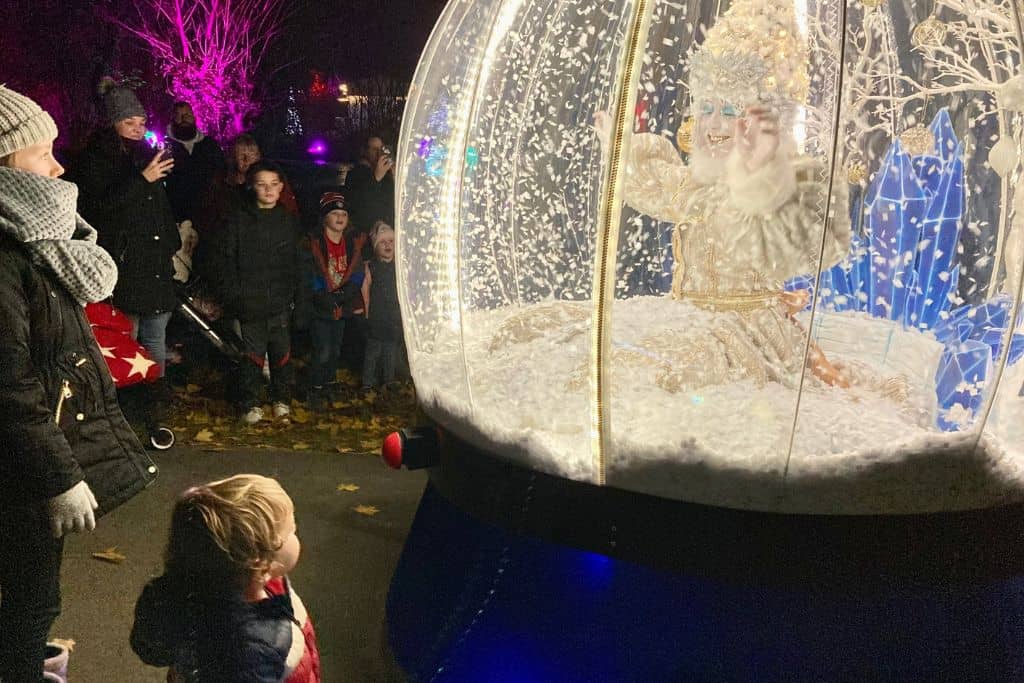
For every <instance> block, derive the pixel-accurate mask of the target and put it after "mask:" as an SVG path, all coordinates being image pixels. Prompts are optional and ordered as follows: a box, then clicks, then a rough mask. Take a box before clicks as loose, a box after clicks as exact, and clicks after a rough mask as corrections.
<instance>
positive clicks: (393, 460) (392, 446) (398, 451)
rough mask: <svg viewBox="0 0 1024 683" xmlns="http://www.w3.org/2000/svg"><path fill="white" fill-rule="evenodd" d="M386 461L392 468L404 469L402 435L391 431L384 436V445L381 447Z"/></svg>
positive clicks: (381, 452)
mask: <svg viewBox="0 0 1024 683" xmlns="http://www.w3.org/2000/svg"><path fill="white" fill-rule="evenodd" d="M380 455H381V457H382V458H384V462H386V463H387V464H388V467H391V468H392V469H396V470H399V469H402V435H401V434H400V433H398V432H391V433H390V434H388V435H387V436H386V437H385V438H384V446H383V447H382V448H381V449H380Z"/></svg>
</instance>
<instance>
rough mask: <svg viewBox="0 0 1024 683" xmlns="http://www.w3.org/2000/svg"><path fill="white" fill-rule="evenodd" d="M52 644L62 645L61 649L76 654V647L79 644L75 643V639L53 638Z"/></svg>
mask: <svg viewBox="0 0 1024 683" xmlns="http://www.w3.org/2000/svg"><path fill="white" fill-rule="evenodd" d="M50 642H51V643H53V644H54V645H60V646H61V647H66V648H67V649H68V652H74V651H75V645H76V644H77V643H75V639H74V638H51V639H50Z"/></svg>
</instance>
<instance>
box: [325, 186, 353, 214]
mask: <svg viewBox="0 0 1024 683" xmlns="http://www.w3.org/2000/svg"><path fill="white" fill-rule="evenodd" d="M339 209H340V210H342V211H345V212H347V211H348V209H347V208H345V195H343V194H342V193H340V192H324V193H323V195H322V196H321V197H320V217H321V218H323V217H324V216H326V215H327V214H329V213H330V212H331V211H338V210H339Z"/></svg>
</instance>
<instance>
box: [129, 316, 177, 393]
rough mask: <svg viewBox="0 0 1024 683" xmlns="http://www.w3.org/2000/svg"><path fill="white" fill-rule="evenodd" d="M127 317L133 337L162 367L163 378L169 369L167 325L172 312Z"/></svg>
mask: <svg viewBox="0 0 1024 683" xmlns="http://www.w3.org/2000/svg"><path fill="white" fill-rule="evenodd" d="M126 315H127V316H128V319H129V320H131V321H132V337H133V338H134V339H137V340H138V342H139V343H140V344H142V345H143V346H144V347H145V348H146V350H147V351H149V355H150V357H151V358H152V359H153V360H154V361H156V364H157V365H159V366H160V376H161V377H163V376H164V370H165V369H166V367H167V323H168V322H170V320H171V312H170V311H167V312H166V313H157V314H155V315H135V314H134V313H127V314H126Z"/></svg>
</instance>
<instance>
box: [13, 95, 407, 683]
mask: <svg viewBox="0 0 1024 683" xmlns="http://www.w3.org/2000/svg"><path fill="white" fill-rule="evenodd" d="M103 115H104V121H105V123H104V125H103V127H102V128H101V129H100V130H98V131H96V132H95V133H94V134H93V135H92V137H91V138H90V140H89V142H88V144H87V146H86V147H85V149H84V150H83V151H82V153H81V154H80V155H78V156H77V157H76V158H75V159H74V160H73V161H72V162H70V163H69V169H68V172H67V174H66V178H61V176H64V175H65V173H64V171H65V169H64V168H63V166H62V165H61V164H60V163H59V162H58V161H57V159H56V158H55V156H54V151H53V143H54V140H55V139H56V137H57V134H58V131H57V127H56V125H55V123H54V121H53V119H52V118H51V117H50V116H49V115H48V114H47V113H46V112H45V111H44V110H42V109H41V108H40V107H39V106H38V104H36V103H35V102H33V101H32V100H31V99H29V98H27V97H25V96H23V95H21V94H19V93H17V92H15V91H13V90H10V89H7V88H5V87H3V86H0V401H2V402H3V404H4V410H3V411H0V444H2V446H0V448H2V449H3V451H4V452H3V455H2V457H0V546H2V547H3V548H4V549H5V550H4V552H2V553H0V681H4V682H5V683H27V682H31V683H36V682H37V681H39V680H49V681H54V680H56V681H60V680H62V678H61V677H60V675H59V673H55V672H54V671H49V670H48V671H45V672H44V670H43V669H44V659H45V657H46V640H47V635H48V632H49V629H50V627H51V625H52V624H53V622H54V620H55V619H56V617H57V615H58V614H59V612H60V581H59V577H60V566H61V558H62V554H63V546H64V535H65V534H66V533H68V532H73V531H84V530H92V529H93V528H95V525H96V520H97V519H98V518H99V517H100V516H101V515H104V514H107V513H109V512H111V511H112V510H113V509H115V508H117V507H118V506H119V505H121V504H122V503H123V502H125V501H126V500H128V499H130V498H131V497H132V496H134V495H135V494H136V493H138V492H139V491H141V490H142V489H143V488H145V487H146V486H148V485H149V484H150V483H151V482H152V481H153V480H154V479H155V477H156V475H157V467H156V466H155V465H154V463H153V461H152V460H151V459H150V458H149V456H148V455H147V453H146V452H145V450H144V449H143V447H142V445H141V443H140V441H139V439H138V437H137V435H136V433H135V432H134V430H133V429H132V427H131V426H130V425H129V423H128V421H127V420H126V419H125V417H124V415H123V413H122V410H121V405H120V403H119V399H118V394H117V391H116V388H115V385H114V382H113V379H112V377H111V374H110V371H109V369H108V367H107V365H106V362H105V359H104V354H103V350H102V349H101V348H100V347H99V346H98V345H97V343H96V340H95V338H94V336H93V333H92V330H91V327H90V321H89V320H88V318H87V316H86V313H85V309H84V306H85V305H86V304H90V303H96V302H105V301H106V302H112V304H113V306H114V307H116V308H118V309H120V310H121V311H123V312H124V313H125V314H126V315H127V316H128V318H129V319H130V321H131V325H132V336H133V337H134V338H136V339H137V341H138V343H139V344H141V346H142V347H144V348H145V349H146V350H147V352H148V354H149V356H150V357H151V359H152V361H153V362H154V363H156V364H157V365H158V367H159V378H158V380H157V382H156V383H155V384H154V385H152V387H150V393H149V395H148V396H147V398H146V400H145V402H146V403H147V404H152V405H159V404H161V403H165V402H166V401H167V400H169V397H170V396H171V392H169V391H167V388H166V379H165V370H166V367H167V363H168V351H167V349H168V325H169V323H170V321H171V319H172V316H173V315H174V311H175V310H176V309H177V308H178V306H179V305H180V303H181V302H182V300H183V298H186V299H188V300H189V301H192V300H193V297H194V299H195V300H202V301H204V302H205V304H204V306H203V310H205V311H206V312H208V313H209V314H210V317H212V318H215V317H220V318H222V320H223V321H226V322H225V323H224V324H227V325H229V326H230V327H231V328H232V329H233V330H234V332H235V333H236V334H237V336H238V340H239V344H240V347H241V348H240V354H239V355H240V356H241V358H240V362H239V364H238V369H237V374H238V376H237V378H236V379H237V381H235V382H231V384H233V385H234V386H237V388H238V390H237V392H236V393H235V395H234V397H233V398H234V401H235V403H236V407H237V410H238V415H239V417H240V419H241V420H242V421H244V422H245V423H249V424H255V423H258V422H260V421H262V420H265V419H270V418H271V417H272V418H274V419H278V420H283V419H287V418H288V416H289V413H290V411H291V406H292V400H293V399H296V398H298V399H301V400H306V401H308V402H309V404H310V406H311V407H312V408H313V409H316V410H327V409H328V406H329V405H330V402H331V399H332V398H333V393H334V392H336V391H338V390H339V389H338V387H337V385H336V380H337V377H338V374H337V371H338V368H339V363H340V362H341V360H342V348H343V345H344V344H345V343H346V341H350V340H351V338H352V337H357V338H358V341H359V342H360V343H359V344H352V345H351V346H354V347H356V348H361V349H363V356H364V357H363V358H362V359H361V363H360V364H361V366H362V368H361V369H362V372H361V373H360V374H361V376H360V379H361V386H362V388H364V389H369V388H372V387H377V386H380V385H386V384H388V383H390V382H392V381H394V380H395V378H396V375H397V373H398V372H399V371H400V370H399V368H400V366H401V365H402V361H401V359H402V357H403V354H404V350H403V342H402V333H401V318H400V315H399V310H398V297H397V288H396V275H395V263H394V258H395V233H394V230H393V229H392V227H391V225H392V224H393V222H394V179H393V170H392V169H393V160H392V158H391V154H390V151H389V150H388V149H387V148H386V147H385V145H384V141H383V140H382V139H381V138H380V137H378V136H370V137H369V139H368V141H367V143H366V145H365V147H364V149H363V151H362V158H361V160H360V163H359V164H358V165H357V166H356V167H355V168H354V169H353V170H352V171H351V172H350V173H349V174H348V177H347V179H346V183H345V185H344V186H343V187H336V188H331V189H330V191H327V192H324V193H323V194H322V196H321V197H320V198H319V202H318V206H317V209H318V210H317V216H318V221H317V222H316V224H314V225H307V226H303V225H302V224H301V220H300V218H299V216H300V211H299V208H300V207H299V206H298V203H297V201H296V196H295V192H294V191H293V189H292V186H291V185H290V184H289V181H288V178H287V177H286V174H285V172H284V170H283V169H282V167H281V166H280V165H278V164H276V163H274V162H272V161H270V160H267V159H263V158H261V154H260V149H259V146H258V144H257V143H256V141H255V140H254V138H253V137H252V136H250V135H241V136H239V137H238V138H237V139H235V140H234V141H233V143H232V145H231V147H230V150H229V152H228V154H227V155H226V157H225V155H224V154H223V153H222V151H221V148H220V147H219V146H218V144H217V143H216V142H215V141H213V140H212V139H211V138H209V137H206V136H205V135H204V134H203V133H202V132H201V131H199V130H198V128H197V126H196V120H195V116H194V113H193V111H192V108H191V107H190V106H189V104H188V103H186V102H178V103H176V104H175V105H174V110H173V115H172V122H171V124H170V125H169V126H168V128H167V131H166V136H165V144H164V145H162V146H161V145H157V146H153V145H150V144H149V143H148V141H147V140H146V139H145V138H146V133H147V116H146V112H145V110H144V109H143V107H142V105H141V104H140V102H139V100H138V99H137V98H136V96H135V94H134V93H133V92H132V91H131V90H128V89H125V88H119V87H115V88H113V89H111V90H109V91H108V92H106V93H105V95H104V97H103ZM69 181H70V182H69ZM300 331H304V332H305V336H306V337H307V338H308V340H309V346H310V349H309V357H310V367H311V372H310V377H309V379H308V382H306V383H305V386H303V388H302V389H301V390H300V393H301V395H300V396H297V395H296V393H297V385H296V382H295V381H294V377H293V374H294V373H293V372H292V363H291V357H292V348H293V341H294V339H295V337H296V333H297V332H300ZM265 370H268V371H269V372H268V373H267V374H268V375H269V386H268V387H267V398H268V399H269V403H270V404H271V406H272V411H271V415H265V414H264V411H263V408H262V406H263V405H264V401H263V400H262V391H263V384H264V383H265V382H264V377H265V374H264V371H265ZM147 426H149V425H147ZM298 552H299V543H298V539H297V537H296V535H295V519H294V508H293V506H292V504H291V501H290V499H289V498H288V496H287V494H286V493H285V492H284V491H283V490H282V489H281V487H280V486H279V485H278V484H277V483H276V482H275V481H273V480H270V479H266V478H263V477H258V476H255V475H238V476H236V477H232V478H230V479H227V480H224V481H219V482H211V483H209V484H207V485H204V486H199V487H194V488H192V489H189V490H188V491H186V492H185V493H184V494H182V496H181V497H180V498H179V501H178V503H177V505H176V507H175V510H174V512H173V520H172V525H171V535H170V541H169V545H168V552H167V557H166V568H165V573H164V575H163V576H162V577H160V578H159V579H157V580H155V581H154V582H152V583H151V584H150V585H149V586H147V588H146V589H145V591H144V593H143V595H142V596H141V598H140V600H139V604H138V608H137V612H136V623H135V628H134V630H133V633H132V643H131V644H132V647H133V648H134V649H135V651H136V652H137V653H138V655H139V656H140V657H141V658H142V659H143V660H144V661H146V662H147V663H150V664H153V665H156V666H167V667H170V672H171V673H170V677H169V679H168V680H175V681H187V682H195V681H222V682H230V681H236V680H237V681H241V680H245V681H289V682H293V683H297V682H301V683H314V682H315V681H319V680H320V678H319V663H318V655H317V650H316V640H315V636H314V635H313V630H312V625H311V622H310V621H309V619H308V615H307V614H306V612H305V608H304V607H303V606H302V603H301V600H299V599H298V596H297V595H296V594H295V592H294V591H293V590H292V588H291V586H290V585H289V583H288V581H287V574H288V572H289V571H290V570H291V568H293V567H294V566H295V563H296V562H297V560H298ZM41 677H42V678H41Z"/></svg>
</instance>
